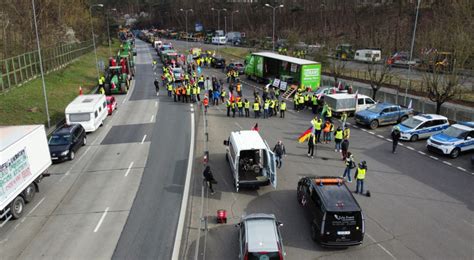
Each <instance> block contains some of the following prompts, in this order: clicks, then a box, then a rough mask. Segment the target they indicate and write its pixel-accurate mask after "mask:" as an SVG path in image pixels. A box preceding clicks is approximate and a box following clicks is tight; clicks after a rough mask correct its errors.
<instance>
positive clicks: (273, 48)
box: [265, 4, 284, 51]
mask: <svg viewBox="0 0 474 260" xmlns="http://www.w3.org/2000/svg"><path fill="white" fill-rule="evenodd" d="M265 6H266V7H269V8H272V9H273V36H272V42H273V47H272V51H275V11H276V9H277V8H283V7H284V5H279V6H271V5H269V4H265Z"/></svg>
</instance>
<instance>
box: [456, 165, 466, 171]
mask: <svg viewBox="0 0 474 260" xmlns="http://www.w3.org/2000/svg"><path fill="white" fill-rule="evenodd" d="M456 168H458V170H461V171H463V172H465V171H466V169H464V168H463V167H459V166H458V167H456Z"/></svg>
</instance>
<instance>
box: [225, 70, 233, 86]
mask: <svg viewBox="0 0 474 260" xmlns="http://www.w3.org/2000/svg"><path fill="white" fill-rule="evenodd" d="M226 76H227V83H229V82H230V78H231V77H232V71H231V70H229V71H227V74H226Z"/></svg>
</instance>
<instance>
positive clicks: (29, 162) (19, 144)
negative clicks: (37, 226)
mask: <svg viewBox="0 0 474 260" xmlns="http://www.w3.org/2000/svg"><path fill="white" fill-rule="evenodd" d="M0 136H1V139H0V221H1V223H0V227H2V226H3V225H5V223H6V222H7V221H8V220H10V219H12V218H13V219H17V218H20V217H21V216H22V214H23V212H24V208H25V203H28V202H31V201H33V198H34V197H35V194H36V192H38V191H39V187H38V183H39V182H40V181H41V179H42V178H43V177H45V176H47V175H48V174H47V169H48V167H49V166H50V165H51V157H50V155H49V154H50V153H49V147H48V141H47V140H46V132H45V129H44V126H43V125H24V126H2V127H0Z"/></svg>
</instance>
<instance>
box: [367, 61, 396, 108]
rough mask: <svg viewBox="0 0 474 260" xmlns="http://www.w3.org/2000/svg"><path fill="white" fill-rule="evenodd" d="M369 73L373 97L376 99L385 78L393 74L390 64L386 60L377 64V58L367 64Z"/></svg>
mask: <svg viewBox="0 0 474 260" xmlns="http://www.w3.org/2000/svg"><path fill="white" fill-rule="evenodd" d="M367 74H368V81H369V84H370V87H371V88H372V99H374V100H375V96H376V95H377V91H378V90H379V89H380V88H381V87H382V86H383V84H384V82H385V80H386V79H387V78H388V77H390V76H391V74H392V73H391V71H390V66H389V65H388V64H387V63H386V62H384V63H383V64H382V65H380V64H377V63H376V62H375V59H372V61H371V62H370V63H369V64H368V65H367Z"/></svg>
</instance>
